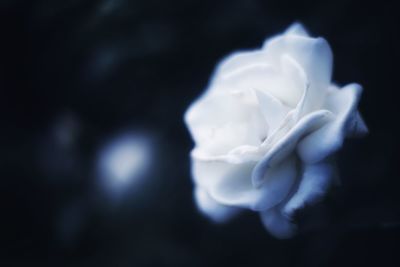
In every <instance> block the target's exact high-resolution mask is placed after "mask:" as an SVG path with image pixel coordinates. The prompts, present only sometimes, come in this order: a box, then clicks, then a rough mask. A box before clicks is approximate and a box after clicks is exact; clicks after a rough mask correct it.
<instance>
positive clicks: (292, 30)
mask: <svg viewBox="0 0 400 267" xmlns="http://www.w3.org/2000/svg"><path fill="white" fill-rule="evenodd" d="M285 34H287V35H289V34H293V35H300V36H304V37H307V36H309V34H308V32H307V30H306V29H305V28H304V26H303V25H302V24H301V23H299V22H295V23H293V24H292V25H290V26H289V28H287V30H286V31H285Z"/></svg>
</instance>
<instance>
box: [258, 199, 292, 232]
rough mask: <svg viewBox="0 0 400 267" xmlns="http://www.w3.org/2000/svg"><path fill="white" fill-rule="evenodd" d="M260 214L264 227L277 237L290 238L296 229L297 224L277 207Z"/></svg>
mask: <svg viewBox="0 0 400 267" xmlns="http://www.w3.org/2000/svg"><path fill="white" fill-rule="evenodd" d="M260 215H261V221H262V223H263V224H264V227H265V229H267V231H268V232H269V233H270V234H271V235H273V236H275V237H277V238H282V239H283V238H290V237H292V236H293V235H294V234H295V233H296V231H297V226H296V225H295V224H293V223H292V222H291V220H290V218H288V217H286V216H285V215H284V214H282V212H281V211H280V209H279V208H278V207H275V208H272V209H269V210H266V211H263V212H261V213H260Z"/></svg>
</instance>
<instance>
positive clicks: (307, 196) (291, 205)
mask: <svg viewBox="0 0 400 267" xmlns="http://www.w3.org/2000/svg"><path fill="white" fill-rule="evenodd" d="M333 178H334V165H333V164H332V163H330V162H322V163H317V164H304V166H303V174H302V177H301V178H300V184H299V186H298V189H297V191H296V192H295V193H294V194H293V196H292V197H291V198H290V200H289V201H288V202H287V203H286V205H285V206H284V208H283V213H284V214H285V215H287V216H288V217H290V218H292V217H293V215H295V213H296V211H298V210H301V209H303V208H305V207H306V206H307V205H312V204H315V203H316V202H318V201H319V200H321V198H322V197H323V196H324V195H325V194H326V193H327V191H328V190H329V188H330V187H331V185H332V183H333V182H334V181H333Z"/></svg>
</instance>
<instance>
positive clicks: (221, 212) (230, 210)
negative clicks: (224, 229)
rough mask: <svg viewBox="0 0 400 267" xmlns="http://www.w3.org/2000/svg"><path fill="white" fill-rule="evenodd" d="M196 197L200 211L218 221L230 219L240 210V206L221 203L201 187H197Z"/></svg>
mask: <svg viewBox="0 0 400 267" xmlns="http://www.w3.org/2000/svg"><path fill="white" fill-rule="evenodd" d="M194 198H195V202H196V204H197V208H198V209H199V211H200V212H201V213H203V214H204V215H205V216H207V217H208V218H210V219H211V220H213V221H214V222H217V223H223V222H226V221H228V220H229V219H231V218H232V217H234V216H235V215H236V214H237V213H239V211H240V209H238V208H235V207H230V206H225V205H221V204H219V203H218V202H216V201H215V200H214V199H212V198H211V197H210V196H209V195H208V194H207V192H206V191H205V190H203V189H201V188H200V187H196V188H195V190H194Z"/></svg>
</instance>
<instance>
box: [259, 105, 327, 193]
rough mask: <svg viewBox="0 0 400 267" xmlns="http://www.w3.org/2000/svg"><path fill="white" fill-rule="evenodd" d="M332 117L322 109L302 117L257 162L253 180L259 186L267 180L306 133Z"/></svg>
mask: <svg viewBox="0 0 400 267" xmlns="http://www.w3.org/2000/svg"><path fill="white" fill-rule="evenodd" d="M330 117H331V112H329V111H327V110H320V111H316V112H313V113H311V114H309V115H307V116H305V117H304V118H302V119H301V120H300V121H299V122H298V123H297V124H296V125H295V126H294V127H293V128H292V129H291V130H290V131H289V132H288V133H287V134H285V135H284V136H283V137H282V138H280V139H279V141H278V142H277V143H276V144H274V145H273V146H272V147H271V148H270V149H269V150H268V152H267V153H266V154H265V156H264V158H263V159H262V160H261V161H260V162H259V163H258V164H257V166H256V167H255V168H254V170H253V173H252V182H253V184H254V186H256V187H258V186H260V185H262V184H263V183H264V181H265V177H268V176H269V175H268V174H267V173H268V172H269V171H270V170H272V169H273V168H272V167H274V166H275V165H276V164H279V163H280V162H281V161H282V160H283V159H284V158H286V157H287V156H288V155H289V154H290V153H292V151H293V150H294V149H295V147H296V144H297V142H298V140H299V139H300V138H302V137H303V136H304V135H306V134H308V133H310V132H312V131H314V130H316V129H318V128H319V127H321V126H322V125H323V124H325V123H326V122H327V121H328V120H329V119H330Z"/></svg>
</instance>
